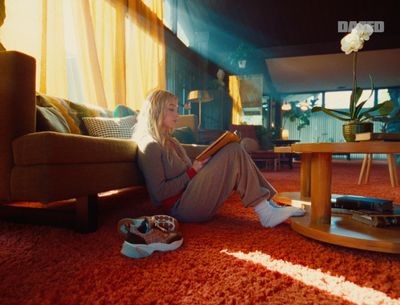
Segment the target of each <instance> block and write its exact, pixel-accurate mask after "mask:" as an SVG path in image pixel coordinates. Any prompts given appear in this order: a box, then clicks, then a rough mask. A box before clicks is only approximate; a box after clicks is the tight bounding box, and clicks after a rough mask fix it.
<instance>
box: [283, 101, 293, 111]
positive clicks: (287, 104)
mask: <svg viewBox="0 0 400 305" xmlns="http://www.w3.org/2000/svg"><path fill="white" fill-rule="evenodd" d="M281 109H282V110H283V111H289V110H291V109H292V105H290V104H289V103H288V102H283V104H282V107H281Z"/></svg>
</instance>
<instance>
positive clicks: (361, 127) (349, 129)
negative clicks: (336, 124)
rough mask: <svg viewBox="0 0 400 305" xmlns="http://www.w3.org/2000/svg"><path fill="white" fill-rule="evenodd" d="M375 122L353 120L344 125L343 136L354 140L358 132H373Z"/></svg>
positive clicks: (349, 140)
mask: <svg viewBox="0 0 400 305" xmlns="http://www.w3.org/2000/svg"><path fill="white" fill-rule="evenodd" d="M373 130H374V124H372V123H371V122H362V123H360V122H358V123H357V122H352V123H348V124H344V125H343V137H344V139H345V140H346V141H347V142H354V140H355V138H356V133H361V132H373Z"/></svg>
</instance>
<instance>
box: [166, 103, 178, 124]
mask: <svg viewBox="0 0 400 305" xmlns="http://www.w3.org/2000/svg"><path fill="white" fill-rule="evenodd" d="M166 110H167V111H166V112H165V115H164V120H163V127H164V128H166V129H174V128H175V126H176V122H177V121H178V101H177V99H176V98H171V99H169V100H168V102H167V109H166Z"/></svg>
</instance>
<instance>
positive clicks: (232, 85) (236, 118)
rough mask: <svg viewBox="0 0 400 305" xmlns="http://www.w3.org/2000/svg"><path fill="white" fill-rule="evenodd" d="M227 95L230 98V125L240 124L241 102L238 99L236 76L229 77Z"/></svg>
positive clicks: (237, 79)
mask: <svg viewBox="0 0 400 305" xmlns="http://www.w3.org/2000/svg"><path fill="white" fill-rule="evenodd" d="M229 95H230V96H231V98H232V124H234V125H240V124H241V123H242V100H241V97H240V79H239V77H238V76H236V75H231V76H229Z"/></svg>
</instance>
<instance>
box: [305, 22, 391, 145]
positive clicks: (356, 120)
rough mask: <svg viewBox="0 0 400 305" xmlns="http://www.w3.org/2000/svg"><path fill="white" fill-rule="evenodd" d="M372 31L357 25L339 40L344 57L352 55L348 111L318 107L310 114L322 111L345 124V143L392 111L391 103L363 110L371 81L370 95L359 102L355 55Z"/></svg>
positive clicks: (371, 127)
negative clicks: (377, 118)
mask: <svg viewBox="0 0 400 305" xmlns="http://www.w3.org/2000/svg"><path fill="white" fill-rule="evenodd" d="M372 32H373V29H372V26H371V25H369V24H362V23H358V24H357V25H356V26H355V27H354V28H353V30H352V31H351V33H349V34H347V35H346V36H345V37H343V39H342V40H341V49H342V51H343V52H345V53H346V55H348V54H350V53H353V87H352V92H351V96H350V103H349V109H348V110H347V111H342V110H333V109H328V108H324V107H320V106H316V107H313V108H312V110H311V111H312V112H319V111H323V112H324V113H326V114H328V115H330V116H332V117H334V118H337V119H339V120H342V121H345V122H347V123H346V124H344V125H343V136H344V138H345V140H346V141H348V142H353V141H354V140H355V134H356V133H360V132H372V131H373V123H372V122H370V121H371V120H373V119H374V118H376V117H379V116H386V115H387V114H388V113H390V112H391V111H392V109H393V105H392V102H391V101H385V102H382V103H380V104H378V105H376V106H374V107H372V108H369V109H366V110H365V109H363V107H364V105H365V103H366V102H367V101H368V99H369V98H370V97H371V95H372V92H373V90H374V84H373V81H372V78H371V76H370V80H371V94H370V95H369V97H368V98H367V99H366V100H364V101H361V102H360V101H359V100H360V97H361V94H362V93H363V90H362V89H361V88H360V87H357V53H358V51H359V50H361V49H362V48H363V46H364V41H367V40H369V37H370V36H371V35H372Z"/></svg>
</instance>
